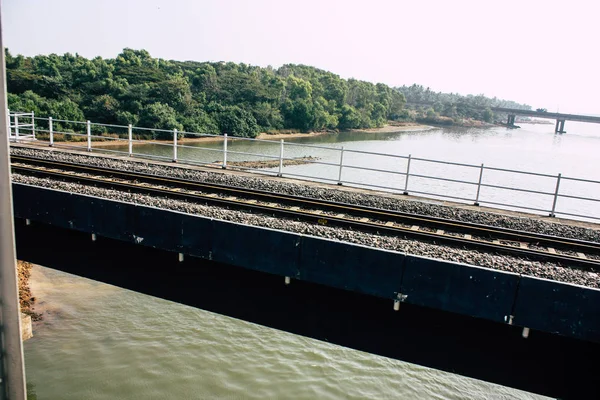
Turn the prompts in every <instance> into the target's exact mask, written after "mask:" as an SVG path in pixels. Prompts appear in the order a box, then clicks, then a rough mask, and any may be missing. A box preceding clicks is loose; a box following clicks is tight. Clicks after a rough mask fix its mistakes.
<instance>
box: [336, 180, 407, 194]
mask: <svg viewBox="0 0 600 400" xmlns="http://www.w3.org/2000/svg"><path fill="white" fill-rule="evenodd" d="M343 183H344V185H355V186H368V187H375V188H379V189H387V190H395V191H401V192H402V191H404V188H400V187H398V188H395V187H391V186H381V185H374V184H372V183H361V182H354V181H343Z"/></svg>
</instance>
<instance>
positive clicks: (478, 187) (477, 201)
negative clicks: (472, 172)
mask: <svg viewBox="0 0 600 400" xmlns="http://www.w3.org/2000/svg"><path fill="white" fill-rule="evenodd" d="M481 178H483V164H481V169H480V170H479V183H478V184H477V196H475V203H473V204H474V205H476V206H478V205H479V192H481Z"/></svg>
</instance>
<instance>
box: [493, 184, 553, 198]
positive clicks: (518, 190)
mask: <svg viewBox="0 0 600 400" xmlns="http://www.w3.org/2000/svg"><path fill="white" fill-rule="evenodd" d="M481 186H482V187H489V188H494V189H504V190H513V191H517V192H525V193H535V194H543V195H546V196H554V193H548V192H540V191H537V190H530V189H522V188H512V187H509V186H500V185H491V184H489V183H482V184H481Z"/></svg>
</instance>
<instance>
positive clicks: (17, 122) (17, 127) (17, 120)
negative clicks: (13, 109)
mask: <svg viewBox="0 0 600 400" xmlns="http://www.w3.org/2000/svg"><path fill="white" fill-rule="evenodd" d="M15 142H17V143H19V116H18V115H17V114H16V113H15Z"/></svg>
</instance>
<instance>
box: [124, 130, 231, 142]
mask: <svg viewBox="0 0 600 400" xmlns="http://www.w3.org/2000/svg"><path fill="white" fill-rule="evenodd" d="M132 129H135V127H133V128H132ZM178 133H181V134H184V135H194V136H201V137H218V138H221V139H224V138H225V136H223V135H216V134H214V133H201V132H187V131H178ZM231 138H232V137H231V136H229V137H227V139H231Z"/></svg>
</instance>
